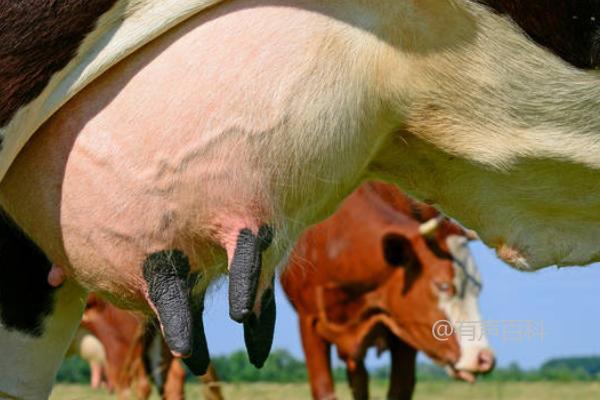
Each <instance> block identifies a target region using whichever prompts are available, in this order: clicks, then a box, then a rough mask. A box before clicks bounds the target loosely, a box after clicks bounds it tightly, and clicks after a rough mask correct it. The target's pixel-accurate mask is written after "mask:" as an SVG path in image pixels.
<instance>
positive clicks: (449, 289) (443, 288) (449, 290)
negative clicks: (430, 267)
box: [435, 282, 454, 295]
mask: <svg viewBox="0 0 600 400" xmlns="http://www.w3.org/2000/svg"><path fill="white" fill-rule="evenodd" d="M435 287H436V288H437V290H438V291H439V292H440V293H444V294H449V295H452V294H454V285H453V284H451V283H449V282H436V283H435Z"/></svg>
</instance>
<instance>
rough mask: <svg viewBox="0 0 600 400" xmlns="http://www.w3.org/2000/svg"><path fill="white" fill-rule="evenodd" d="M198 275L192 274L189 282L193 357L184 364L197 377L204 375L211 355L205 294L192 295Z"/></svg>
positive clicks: (186, 359) (184, 360) (185, 360)
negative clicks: (206, 331)
mask: <svg viewBox="0 0 600 400" xmlns="http://www.w3.org/2000/svg"><path fill="white" fill-rule="evenodd" d="M197 277H198V275H197V274H192V275H191V276H190V279H189V280H188V290H189V297H190V300H191V306H192V355H191V356H190V357H188V358H184V359H183V362H184V363H185V365H187V367H188V368H189V369H190V371H192V373H193V374H194V375H196V376H199V375H204V374H205V373H206V371H207V370H208V364H210V355H209V353H208V345H207V343H206V335H205V334H204V322H203V319H202V318H203V316H202V314H203V312H204V293H202V294H201V295H194V294H192V290H193V288H194V284H195V282H196V279H197Z"/></svg>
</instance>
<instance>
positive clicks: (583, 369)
mask: <svg viewBox="0 0 600 400" xmlns="http://www.w3.org/2000/svg"><path fill="white" fill-rule="evenodd" d="M212 362H213V364H214V366H215V368H216V370H217V372H218V374H219V378H220V380H222V381H224V382H281V383H283V382H306V381H307V380H308V374H307V372H306V366H305V364H304V361H303V360H300V359H298V358H296V357H294V356H293V355H292V354H291V353H289V352H288V351H287V350H283V349H279V350H275V351H273V352H272V353H271V355H270V356H269V359H268V360H267V362H266V363H265V365H264V367H263V368H262V369H260V370H258V369H256V368H254V367H253V366H252V365H251V364H250V363H249V362H248V357H247V355H246V352H245V351H241V350H240V351H235V352H233V353H231V354H228V355H221V356H216V357H213V358H212ZM370 373H371V377H372V378H373V379H381V380H386V379H388V377H389V367H387V366H382V367H377V368H374V369H371V371H370ZM333 375H334V377H335V379H336V380H337V381H344V380H345V379H346V372H345V369H344V368H343V367H341V366H338V367H336V368H334V371H333ZM89 376H90V371H89V367H88V365H87V363H86V362H85V361H83V360H81V359H80V358H78V357H71V358H68V359H67V360H65V362H64V363H63V365H62V367H61V369H60V371H59V373H58V377H57V380H58V382H68V383H84V382H89ZM417 377H418V380H420V381H439V380H449V379H450V378H448V376H447V375H446V372H445V371H444V370H443V369H442V368H440V367H438V366H436V365H432V364H429V363H420V364H419V365H418V367H417ZM188 378H189V379H195V378H194V377H193V376H192V375H191V374H189V376H188ZM481 380H483V381H511V382H514V381H523V382H526V381H592V380H600V356H589V357H565V358H556V359H552V360H549V361H547V362H545V363H544V364H543V365H541V366H540V367H539V368H533V369H523V368H521V367H520V366H519V365H518V364H517V363H511V364H510V365H508V366H507V367H503V368H496V369H495V370H494V371H493V372H492V373H490V374H488V375H486V376H483V377H481Z"/></svg>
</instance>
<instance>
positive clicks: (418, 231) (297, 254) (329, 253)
mask: <svg viewBox="0 0 600 400" xmlns="http://www.w3.org/2000/svg"><path fill="white" fill-rule="evenodd" d="M466 242H467V239H466V232H465V231H463V230H462V229H461V228H460V227H459V226H457V225H456V224H454V223H452V222H450V221H449V220H448V219H446V218H443V217H441V216H440V215H439V213H438V212H437V211H435V210H434V209H433V208H431V207H429V206H426V205H423V204H419V203H416V202H414V201H412V200H410V199H409V198H408V197H406V196H405V195H403V194H401V193H400V192H399V191H398V190H397V189H395V188H394V187H391V186H387V185H383V184H376V183H371V184H366V185H364V186H363V187H362V188H360V189H359V190H358V191H357V192H355V194H353V195H352V196H351V197H350V198H349V199H348V200H347V201H346V202H345V203H344V204H343V206H342V208H341V209H340V210H339V211H338V212H337V214H335V215H334V216H333V217H331V218H329V219H328V220H326V221H325V222H323V223H321V224H319V225H316V226H315V227H313V228H312V229H310V230H309V231H307V232H306V233H305V234H304V235H303V236H302V237H301V238H300V240H299V242H298V243H297V246H296V248H295V250H294V253H293V255H292V257H291V259H290V263H289V267H288V269H287V270H286V271H285V273H284V274H283V276H282V283H283V287H284V289H285V291H286V293H287V295H288V297H289V299H290V301H291V302H292V304H293V306H294V307H295V308H296V310H297V311H298V316H299V322H300V330H301V335H302V342H303V345H304V352H305V355H306V362H307V367H308V370H309V375H310V380H311V389H312V394H313V397H314V398H316V399H331V398H333V397H334V388H333V380H332V376H331V371H330V359H329V349H330V346H331V344H333V345H335V346H336V347H337V349H338V354H339V356H340V358H341V359H343V360H344V361H345V362H346V365H347V373H348V379H349V382H350V385H351V388H352V391H353V395H354V398H356V399H366V398H368V376H367V371H366V369H365V365H364V358H365V354H366V351H367V349H368V348H369V347H372V346H375V347H377V348H378V349H379V350H380V351H383V350H385V349H389V350H390V352H391V354H392V357H391V359H392V366H391V384H390V388H389V392H388V399H410V398H411V397H412V393H413V389H414V385H415V357H416V352H417V350H422V351H424V352H425V353H426V354H427V355H428V356H429V357H431V358H432V359H434V360H435V361H436V362H438V363H440V364H443V365H446V366H448V367H449V368H450V371H451V372H452V374H453V375H454V376H455V377H457V378H461V379H464V380H468V381H473V380H474V376H475V374H477V373H483V372H488V371H490V370H491V369H492V367H493V364H494V356H493V354H492V352H491V351H490V350H489V349H488V348H487V341H486V338H485V335H484V334H483V332H478V334H477V337H478V340H476V341H469V340H465V339H467V338H463V337H457V336H459V335H454V334H451V335H449V336H447V337H443V338H440V339H436V337H435V336H434V335H433V334H432V329H433V328H434V327H436V326H440V324H446V323H447V322H445V321H449V322H450V323H452V324H454V323H456V322H457V321H461V320H463V321H464V320H466V321H477V320H479V319H480V318H479V313H478V308H477V303H476V301H477V295H478V292H479V286H480V283H479V278H478V275H477V270H476V268H475V264H474V263H473V261H472V258H471V257H470V253H469V252H468V249H467V248H466ZM458 264H460V265H458ZM438 321H444V322H438Z"/></svg>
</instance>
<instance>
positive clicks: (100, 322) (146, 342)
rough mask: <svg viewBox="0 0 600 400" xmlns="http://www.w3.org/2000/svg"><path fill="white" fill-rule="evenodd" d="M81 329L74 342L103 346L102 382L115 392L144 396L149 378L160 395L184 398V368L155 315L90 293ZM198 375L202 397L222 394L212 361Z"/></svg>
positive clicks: (123, 395) (148, 389) (81, 345)
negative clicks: (145, 315) (143, 315)
mask: <svg viewBox="0 0 600 400" xmlns="http://www.w3.org/2000/svg"><path fill="white" fill-rule="evenodd" d="M81 329H83V330H84V331H85V332H88V333H89V334H88V335H87V336H81V338H80V337H78V336H79V335H78V336H76V346H75V347H76V348H78V349H82V350H84V349H87V348H88V347H90V346H85V343H84V342H83V341H82V339H83V340H87V341H88V342H90V341H93V340H94V339H95V340H96V341H97V342H98V343H97V344H100V346H102V349H103V353H104V354H105V358H104V363H103V367H104V370H105V372H106V378H107V383H108V386H109V388H111V389H112V390H114V391H116V393H117V397H118V398H120V399H140V400H145V399H147V398H149V397H150V392H151V387H150V382H152V383H154V385H155V386H156V388H157V390H158V393H159V395H160V396H161V398H163V399H166V400H181V399H184V398H185V392H184V390H185V375H186V373H185V369H184V368H183V366H182V365H181V363H180V360H179V359H177V358H174V357H173V355H172V354H171V353H170V351H169V349H168V347H167V345H166V343H165V341H164V339H163V338H162V336H161V335H160V331H158V329H157V324H156V321H153V320H146V319H144V318H141V316H140V315H137V314H135V313H132V312H129V311H125V310H121V309H119V308H117V307H115V306H114V305H112V304H110V303H107V302H106V301H104V300H102V299H100V298H98V297H97V296H94V295H90V297H89V298H88V301H87V304H86V309H85V312H84V314H83V319H82V323H81V328H80V330H81ZM89 336H92V337H91V338H90V337H89ZM78 339H79V340H78ZM97 344H96V346H95V347H96V348H97ZM72 347H73V346H72ZM90 350H91V349H90ZM90 350H88V351H87V352H86V351H79V352H78V353H79V354H80V355H81V356H82V358H84V359H85V360H86V361H88V362H90V364H92V362H94V361H97V359H98V357H97V354H96V353H98V351H97V350H96V351H95V352H94V351H90ZM88 355H89V356H88ZM90 356H91V357H90ZM92 372H93V369H92ZM92 377H93V376H92ZM201 380H202V382H203V384H204V385H203V389H204V391H203V394H204V398H205V399H208V400H222V399H223V395H222V393H221V389H220V387H219V386H218V382H217V381H218V376H217V373H216V371H215V370H214V368H213V367H212V366H209V368H208V370H207V373H206V374H204V375H202V376H201Z"/></svg>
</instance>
